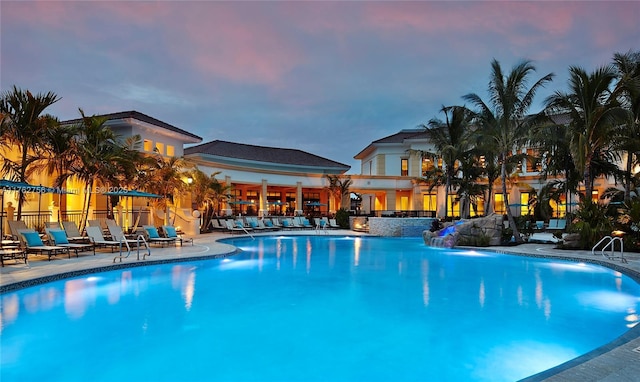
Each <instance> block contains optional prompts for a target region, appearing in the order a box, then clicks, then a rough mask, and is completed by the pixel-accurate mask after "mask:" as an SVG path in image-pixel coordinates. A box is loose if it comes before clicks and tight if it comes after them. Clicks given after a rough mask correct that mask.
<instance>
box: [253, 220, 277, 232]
mask: <svg viewBox="0 0 640 382" xmlns="http://www.w3.org/2000/svg"><path fill="white" fill-rule="evenodd" d="M258 225H259V226H261V227H264V228H265V229H266V230H269V231H278V230H279V229H280V227H276V226H274V225H273V222H272V221H271V220H269V219H264V220H258Z"/></svg>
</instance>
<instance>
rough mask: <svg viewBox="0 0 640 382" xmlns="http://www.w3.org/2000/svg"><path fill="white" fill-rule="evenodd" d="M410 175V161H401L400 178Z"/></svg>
mask: <svg viewBox="0 0 640 382" xmlns="http://www.w3.org/2000/svg"><path fill="white" fill-rule="evenodd" d="M408 175H409V159H400V176H408Z"/></svg>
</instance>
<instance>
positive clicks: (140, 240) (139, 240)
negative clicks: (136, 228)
mask: <svg viewBox="0 0 640 382" xmlns="http://www.w3.org/2000/svg"><path fill="white" fill-rule="evenodd" d="M118 241H119V242H120V255H119V256H116V257H114V258H113V262H114V263H115V262H116V259H120V262H122V259H126V258H127V257H129V255H130V254H131V246H130V245H129V241H128V240H127V238H126V237H125V236H123V237H121V238H120V240H118ZM123 244H124V246H125V247H127V254H126V255H123V254H122V245H123ZM141 244H144V247H145V249H146V250H147V253H143V254H142V260H144V259H145V258H146V257H147V256H151V249H149V243H147V240H146V239H145V238H144V236H142V235H138V237H137V238H136V249H137V251H138V260H140V245H141Z"/></svg>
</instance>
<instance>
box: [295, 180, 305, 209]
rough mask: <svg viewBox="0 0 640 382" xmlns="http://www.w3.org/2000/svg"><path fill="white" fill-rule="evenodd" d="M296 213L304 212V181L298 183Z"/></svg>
mask: <svg viewBox="0 0 640 382" xmlns="http://www.w3.org/2000/svg"><path fill="white" fill-rule="evenodd" d="M295 213H296V215H302V214H304V211H303V210H302V182H297V183H296V212H295Z"/></svg>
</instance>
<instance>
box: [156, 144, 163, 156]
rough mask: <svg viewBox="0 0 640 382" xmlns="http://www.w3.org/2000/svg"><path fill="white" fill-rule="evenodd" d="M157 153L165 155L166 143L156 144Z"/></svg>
mask: <svg viewBox="0 0 640 382" xmlns="http://www.w3.org/2000/svg"><path fill="white" fill-rule="evenodd" d="M156 151H157V152H158V154H160V155H164V143H160V142H156Z"/></svg>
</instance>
